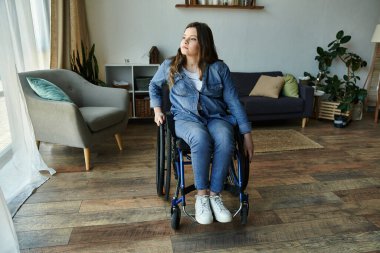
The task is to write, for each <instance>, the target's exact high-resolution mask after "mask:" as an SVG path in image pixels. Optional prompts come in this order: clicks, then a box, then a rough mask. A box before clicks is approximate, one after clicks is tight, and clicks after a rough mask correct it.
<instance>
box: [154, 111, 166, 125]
mask: <svg viewBox="0 0 380 253" xmlns="http://www.w3.org/2000/svg"><path fill="white" fill-rule="evenodd" d="M154 122H156V124H157V126H160V125H162V124H163V123H164V122H165V114H163V113H162V111H161V107H154Z"/></svg>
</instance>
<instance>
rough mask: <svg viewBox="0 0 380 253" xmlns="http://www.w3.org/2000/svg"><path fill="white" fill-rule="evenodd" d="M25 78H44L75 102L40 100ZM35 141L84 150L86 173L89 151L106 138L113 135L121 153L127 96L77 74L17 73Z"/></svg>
mask: <svg viewBox="0 0 380 253" xmlns="http://www.w3.org/2000/svg"><path fill="white" fill-rule="evenodd" d="M26 77H36V78H43V79H45V80H48V81H49V82H52V83H54V84H55V85H57V86H58V87H60V88H61V89H62V90H63V91H64V92H65V93H66V94H67V95H68V96H69V97H70V98H71V100H72V101H73V102H74V104H73V103H69V102H61V101H52V100H47V99H43V98H41V97H39V96H38V95H37V94H36V93H35V92H34V91H33V90H32V88H31V87H30V85H29V83H28V81H27V79H26ZM19 78H20V82H21V86H22V88H23V91H24V95H25V99H26V103H27V107H28V111H29V115H30V117H31V120H32V124H33V128H34V133H35V135H36V141H37V143H38V144H39V142H40V141H42V142H50V143H55V144H60V145H66V146H71V147H78V148H83V149H84V158H85V164H86V170H89V169H90V148H91V147H92V146H93V144H94V143H96V142H98V141H101V140H103V139H104V137H106V136H110V135H114V136H115V138H116V141H117V144H118V147H119V149H120V150H122V149H123V144H122V138H121V133H123V132H124V131H125V130H126V127H127V123H128V107H129V96H128V92H127V91H126V90H124V89H117V88H108V87H100V86H96V85H94V84H91V83H90V82H88V81H87V80H85V79H84V78H83V77H81V76H80V75H78V74H77V73H75V72H73V71H70V70H64V69H55V70H38V71H30V72H23V73H19Z"/></svg>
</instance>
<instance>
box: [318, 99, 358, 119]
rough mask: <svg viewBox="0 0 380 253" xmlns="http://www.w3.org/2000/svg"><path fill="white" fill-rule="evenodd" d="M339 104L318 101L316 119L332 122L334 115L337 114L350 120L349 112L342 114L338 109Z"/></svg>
mask: <svg viewBox="0 0 380 253" xmlns="http://www.w3.org/2000/svg"><path fill="white" fill-rule="evenodd" d="M339 104H340V103H339V102H330V101H320V102H319V110H318V119H328V120H334V115H336V114H338V115H344V116H347V117H348V119H349V120H351V111H348V112H345V113H342V112H341V110H340V109H338V106H339Z"/></svg>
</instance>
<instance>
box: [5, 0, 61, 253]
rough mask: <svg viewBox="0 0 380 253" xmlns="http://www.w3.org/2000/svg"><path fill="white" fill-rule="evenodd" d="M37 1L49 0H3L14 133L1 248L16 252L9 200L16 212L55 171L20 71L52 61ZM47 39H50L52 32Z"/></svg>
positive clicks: (7, 88)
mask: <svg viewBox="0 0 380 253" xmlns="http://www.w3.org/2000/svg"><path fill="white" fill-rule="evenodd" d="M33 1H35V2H41V3H42V4H43V5H44V4H45V3H46V1H47V0H0V76H1V79H2V83H3V88H4V95H5V102H6V106H7V110H8V118H9V127H10V131H11V137H12V144H11V145H12V158H11V160H10V161H9V162H7V163H6V164H5V165H4V166H3V167H1V168H0V188H1V190H2V192H3V193H4V197H5V198H1V199H0V200H1V202H0V217H3V218H4V217H8V218H9V219H8V218H5V219H0V228H1V229H0V231H1V233H0V242H1V243H0V252H15V251H6V250H7V249H6V248H5V247H6V246H7V245H5V244H4V243H2V242H3V239H6V238H5V237H6V236H7V235H8V238H10V237H12V236H11V235H12V228H11V229H9V230H7V229H5V230H4V231H3V228H8V227H12V220H11V219H10V216H9V213H7V211H8V210H7V208H5V206H6V204H7V205H8V208H9V209H10V212H11V214H12V215H14V213H15V212H16V211H17V209H18V208H19V207H20V205H21V204H22V203H23V202H24V201H25V200H26V199H27V198H28V197H29V196H30V194H31V193H32V191H33V190H34V189H35V188H37V187H39V186H40V185H41V184H43V183H44V182H45V181H46V180H47V179H48V177H47V176H44V175H42V174H41V173H40V171H49V173H50V174H54V173H55V171H54V170H53V169H50V168H48V167H47V165H46V164H45V163H44V161H43V160H42V158H41V156H40V154H39V152H38V149H37V146H36V142H35V136H34V131H33V126H32V124H31V120H30V117H29V115H28V111H27V107H26V103H25V98H24V95H23V92H22V88H21V85H20V82H19V79H18V75H17V73H18V72H23V71H30V70H35V69H44V68H48V67H49V62H44V60H43V59H44V58H46V57H44V56H40V55H41V47H40V48H39V47H38V45H41V43H40V41H39V40H40V39H41V38H38V37H36V34H35V28H34V24H35V22H36V21H35V20H34V19H33V16H32V9H31V2H32V5H33V4H35V3H33ZM45 6H46V5H45ZM45 15H46V13H45ZM47 27H48V26H47ZM39 28H41V27H39ZM46 39H49V36H47V38H46ZM47 48H49V47H47ZM42 53H44V52H42ZM45 53H46V52H45ZM47 53H49V52H47ZM47 59H49V57H47ZM0 159H1V158H0ZM4 200H5V202H6V203H4ZM2 207H4V208H2ZM3 236H4V238H3ZM15 243H17V238H15ZM3 247H4V248H3Z"/></svg>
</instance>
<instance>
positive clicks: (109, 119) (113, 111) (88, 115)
mask: <svg viewBox="0 0 380 253" xmlns="http://www.w3.org/2000/svg"><path fill="white" fill-rule="evenodd" d="M79 110H80V112H81V113H82V116H83V118H84V121H85V122H86V123H87V125H88V127H89V128H90V129H91V131H93V132H97V131H99V130H102V129H104V128H107V127H110V126H113V125H115V124H117V123H119V122H121V121H122V120H123V119H124V117H125V111H123V110H121V109H119V108H116V107H81V108H79Z"/></svg>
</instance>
